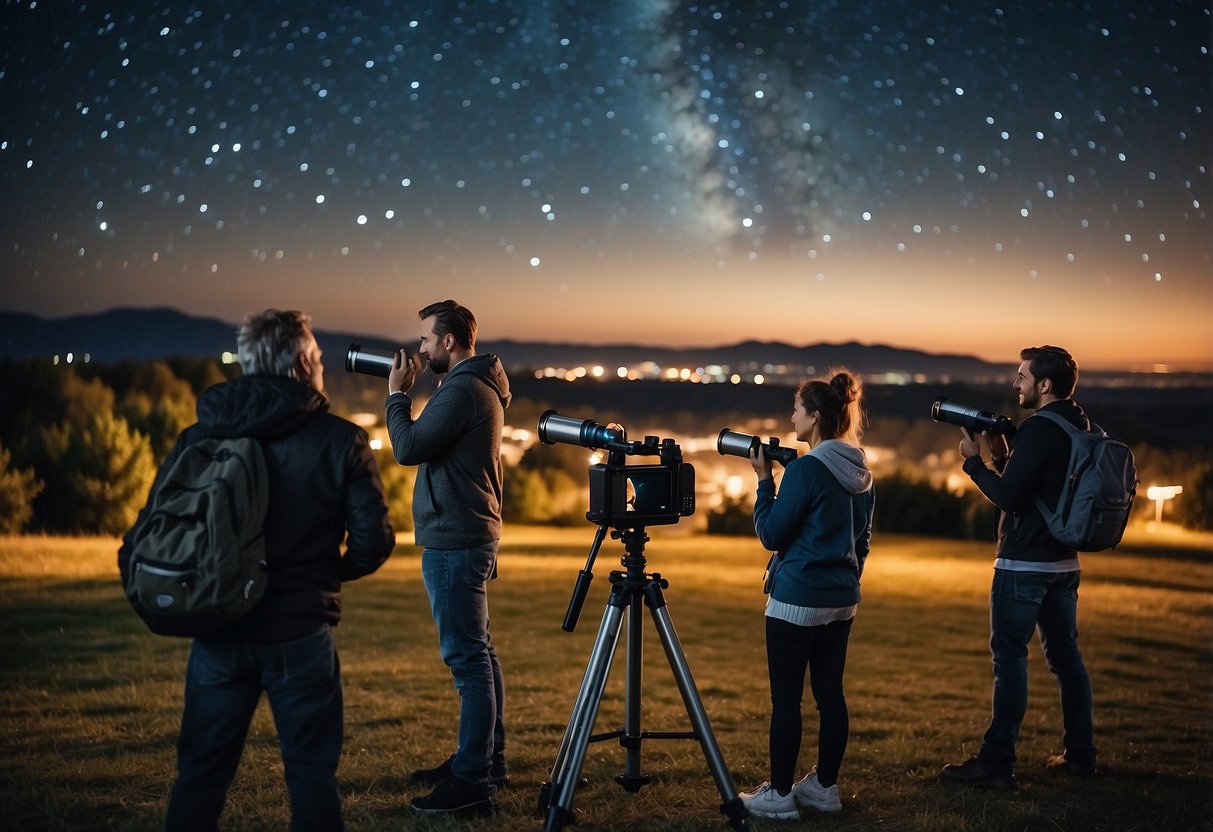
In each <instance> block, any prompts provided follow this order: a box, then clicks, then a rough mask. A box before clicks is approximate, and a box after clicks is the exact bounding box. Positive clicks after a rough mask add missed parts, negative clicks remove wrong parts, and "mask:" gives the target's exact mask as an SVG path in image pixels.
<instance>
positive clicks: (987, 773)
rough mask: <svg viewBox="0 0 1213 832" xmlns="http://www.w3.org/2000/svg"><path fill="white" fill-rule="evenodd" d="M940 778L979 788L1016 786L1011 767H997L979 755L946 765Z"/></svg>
mask: <svg viewBox="0 0 1213 832" xmlns="http://www.w3.org/2000/svg"><path fill="white" fill-rule="evenodd" d="M939 779H940V780H941V781H942V782H944V783H958V784H960V785H962V786H973V787H974V788H978V789H999V790H1004V789H1013V788H1015V775H1014V774H1012V773H1011V771H1010V770H1009V769H1005V768H996V767H995V766H993V765H991V764H990V763H987V762H985V761H984V760H982V759H980V758H978V757H970V758H969V759H967V760H965V761H964V762H963V763H955V764H952V765H946V766H944V767H943V771H941V772H940V773H939Z"/></svg>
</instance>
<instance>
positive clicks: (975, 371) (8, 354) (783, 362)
mask: <svg viewBox="0 0 1213 832" xmlns="http://www.w3.org/2000/svg"><path fill="white" fill-rule="evenodd" d="M236 328H237V324H235V323H230V322H225V321H220V320H217V319H215V318H201V317H194V316H191V315H187V314H185V313H183V312H180V311H179V310H176V309H168V308H153V309H129V308H123V309H113V310H110V311H107V312H102V313H98V314H94V315H78V316H73V317H68V318H55V319H46V318H40V317H37V316H34V315H25V314H20V313H11V312H0V333H3V334H2V335H0V358H9V359H22V358H33V357H37V356H47V357H50V356H52V355H60V356H64V355H66V354H68V353H72V354H73V355H74V356H76V357H77V358H76V360H83V358H84V356H85V355H87V356H88V360H90V361H99V362H115V361H123V360H136V361H149V360H156V359H165V358H197V357H218V356H219V355H220V354H221V353H223V352H224V351H230V350H233V349H234V348H235V333H236ZM316 337H317V340H319V342H320V346H321V348H322V349H323V350H324V351H325V353H326V354H327V355H328V356H329V358H330V359H332V361H331V362H326V363H329V365H330V372H331V371H333V370H340V369H343V368H344V357H345V353H346V350H347V348H348V347H349V345H350V343H351V342H355V341H356V342H358V343H361V344H362V345H364V346H366V347H368V348H371V349H375V350H382V351H390V350H392V349H393V348H395V347H396V346H398V345H397V344H394V343H392V342H390V341H388V340H386V339H384V338H383V337H382V336H374V335H366V334H358V333H348V332H333V331H328V330H319V331H317V333H316ZM406 346H409V347H412V346H413V344H412V343H411V342H410V343H409V344H407V345H406ZM478 347H479V349H480V350H481V351H482V352H493V353H496V354H497V355H498V356H500V357H501V360H502V362H503V363H504V364H505V365H506V366H507V367H509V368H511V369H514V370H519V369H536V368H543V367H559V368H566V369H572V368H576V367H580V366H593V365H602V366H604V367H607V368H608V371H609V372H613V371H614V369H615V368H616V367H618V366H629V367H631V366H636V365H639V364H642V363H644V362H653V363H654V364H656V365H659V366H660V367H663V368H664V367H692V368H694V367H705V366H708V365H724V366H727V367H729V368H731V370H732V371H736V372H746V371H749V372H765V373H767V374H775V375H782V374H784V373H786V374H790V375H793V376H798V375H800V374H802V373H805V372H807V373H814V372H823V371H825V370H826V369H827V368H829V367H831V366H835V365H845V366H847V367H850V368H851V369H853V370H855V371H857V372H860V373H863V374H865V375H868V376H873V375H880V374H904V375H907V376H909V377H911V378H912V377H914V376H923V377H926V378H930V379H935V378H946V377H948V376H955V377H963V378H985V377H989V376H990V375H991V374H994V373H999V372H1005V370H1006V368H1005V367H1003V366H1000V365H991V364H989V363H987V362H985V361H982V360H980V359H977V358H974V357H972V356H965V355H937V354H933V353H927V352H921V351H918V350H908V349H898V348H895V347H889V346H883V345H865V344H858V343H855V342H849V343H844V344H813V345H809V346H803V347H798V346H794V345H792V344H787V343H782V342H778V341H769V342H763V341H744V342H741V343H738V344H732V345H720V346H712V347H702V348H692V349H677V348H668V347H658V346H643V345H639V344H611V345H592V344H564V343H546V342H540V341H516V340H485V341H481V342H480V343H479V344H478Z"/></svg>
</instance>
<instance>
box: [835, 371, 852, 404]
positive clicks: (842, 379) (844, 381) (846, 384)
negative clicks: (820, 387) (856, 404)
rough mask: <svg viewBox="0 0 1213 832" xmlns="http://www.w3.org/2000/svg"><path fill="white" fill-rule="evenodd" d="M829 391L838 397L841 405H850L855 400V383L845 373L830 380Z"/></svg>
mask: <svg viewBox="0 0 1213 832" xmlns="http://www.w3.org/2000/svg"><path fill="white" fill-rule="evenodd" d="M830 389H831V390H833V391H834V392H835V393H836V394H837V395H838V398H839V399H841V400H842V403H843V404H850V403H851V402H853V401H854V400H855V382H854V380H853V379H852V378H851V377H850V376H849V375H848V374H846V373H838V374H836V375H835V376H834V377H833V378H832V379H830Z"/></svg>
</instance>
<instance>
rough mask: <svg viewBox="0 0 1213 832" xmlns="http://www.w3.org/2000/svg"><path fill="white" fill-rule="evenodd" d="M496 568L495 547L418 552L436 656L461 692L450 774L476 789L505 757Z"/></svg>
mask: <svg viewBox="0 0 1213 832" xmlns="http://www.w3.org/2000/svg"><path fill="white" fill-rule="evenodd" d="M496 563H497V543H496V542H495V541H494V542H493V543H489V544H486V545H484V546H478V547H476V548H473V549H423V550H422V552H421V577H422V578H423V579H424V580H425V590H426V592H427V593H428V594H429V597H430V612H431V613H432V614H433V616H434V623H435V624H436V625H437V627H438V650H439V652H440V653H441V654H442V661H443V662H445V663H446V666H447V667H449V668H450V669H451V675H452V676H453V677H454V679H455V690H456V691H458V692H459V746H458V749H457V750H456V752H455V759H454V760H453V761H452V763H451V772H452V773H453V774H455V775H456V776H458V777H462V778H463V779H464V780H470V781H471V782H473V783H476V784H478V785H488V784H490V783H492V780H491V778H490V777H489V765H490V763H491V762H492V759H493V757H494V756H501V755H504V753H505V683H504V681H503V679H502V676H501V663H500V662H499V661H498V660H497V651H496V650H495V649H494V647H493V639H492V636H490V635H489V595H488V581H489V579H490V578H491V577H492V576H493V574H494V567H495V566H496Z"/></svg>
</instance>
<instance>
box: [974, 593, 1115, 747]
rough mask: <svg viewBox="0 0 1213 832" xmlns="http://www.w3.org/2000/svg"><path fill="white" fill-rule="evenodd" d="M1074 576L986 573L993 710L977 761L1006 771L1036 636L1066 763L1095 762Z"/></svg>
mask: <svg viewBox="0 0 1213 832" xmlns="http://www.w3.org/2000/svg"><path fill="white" fill-rule="evenodd" d="M1078 574H1079V573H1078V572H1061V573H1049V572H1012V571H1010V570H1007V569H995V570H994V583H993V586H992V588H991V589H990V652H991V654H992V656H993V659H994V703H993V707H992V714H991V717H990V726H989V728H988V729H987V730H986V734H985V739H984V741H983V742H982V745H981V750H980V751H979V752H978V756H979V757H980V758H981V759H983V760H985V761H987V762H990V763H992V764H994V765H995V766H999V767H1004V768H1007V769H1010V768H1012V767H1013V766H1014V765H1015V741H1016V739H1018V737H1019V726H1020V723H1022V722H1023V717H1024V713H1025V712H1026V711H1027V708H1028V644H1029V643H1030V642H1031V640H1032V633H1033V631H1035V632H1037V633H1039V636H1040V646H1041V647H1042V648H1043V650H1044V654H1045V663H1046V664H1047V665H1048V667H1049V671H1050V672H1051V673H1052V674H1053V675H1054V676H1056V677H1057V685H1058V687H1059V688H1060V691H1061V716H1062V722H1063V724H1064V727H1065V735H1064V737H1063V742H1064V745H1065V752H1066V759H1068V760H1070V761H1072V762H1075V763H1078V764H1086V763H1091V764H1094V763H1095V746H1094V736H1093V734H1094V732H1093V728H1092V714H1093V711H1094V706H1093V704H1092V698H1091V677H1090V676H1088V675H1087V668H1086V665H1085V664H1083V661H1082V653H1080V652H1079V650H1078V622H1077V616H1078Z"/></svg>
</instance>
